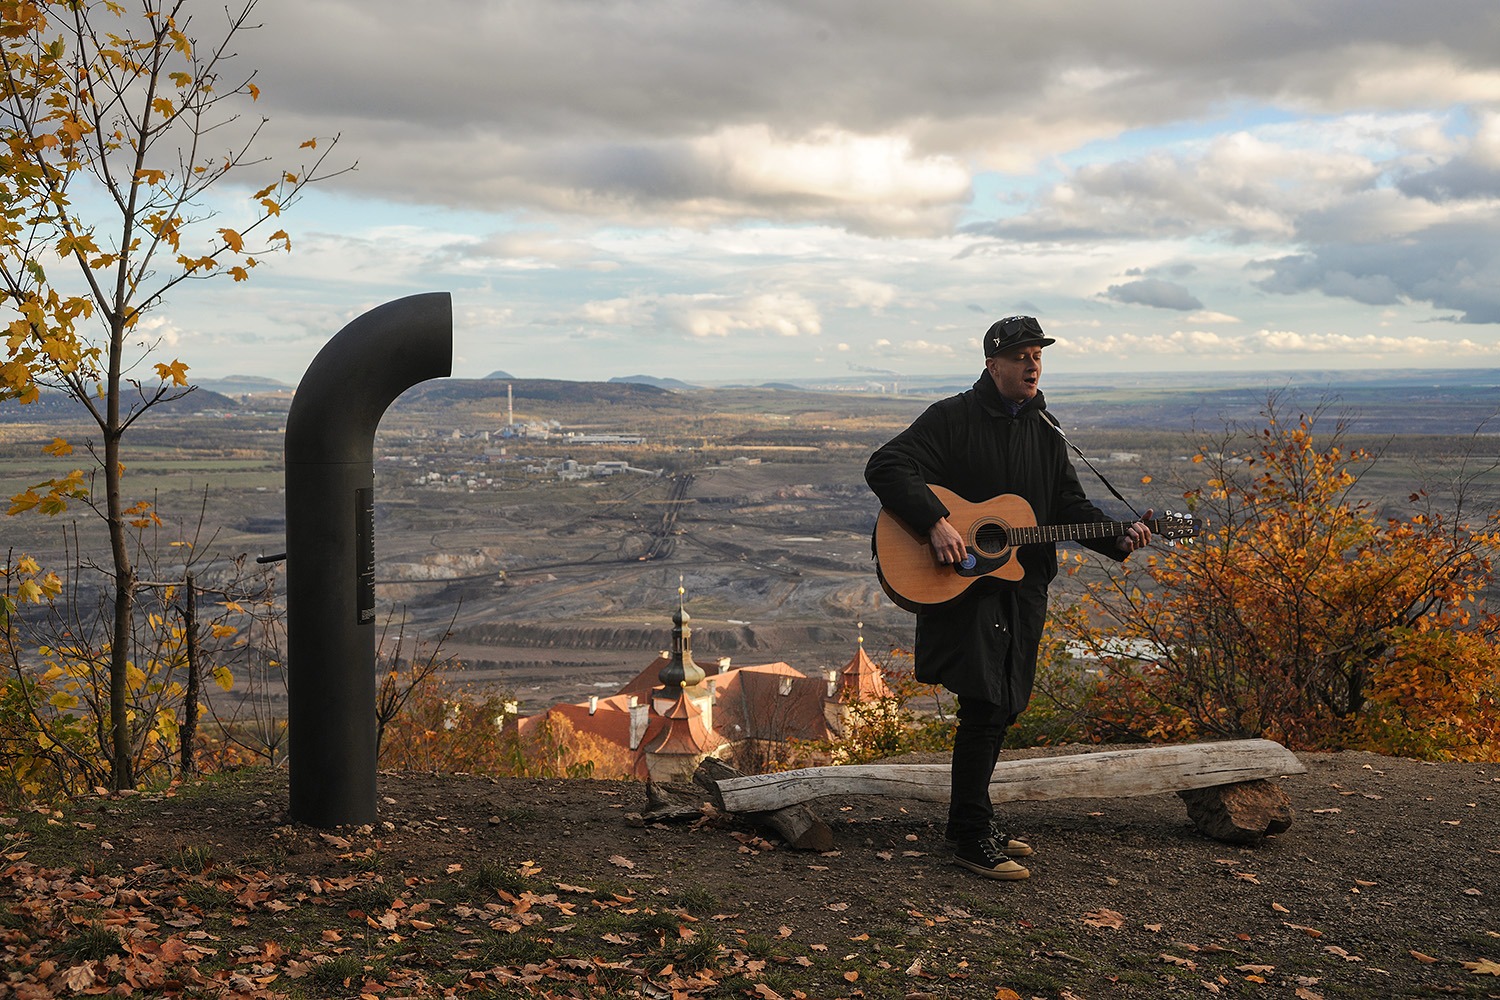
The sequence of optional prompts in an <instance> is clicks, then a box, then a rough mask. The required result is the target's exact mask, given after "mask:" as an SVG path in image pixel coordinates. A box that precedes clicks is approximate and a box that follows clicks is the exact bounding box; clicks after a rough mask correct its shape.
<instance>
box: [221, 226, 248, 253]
mask: <svg viewBox="0 0 1500 1000" xmlns="http://www.w3.org/2000/svg"><path fill="white" fill-rule="evenodd" d="M219 235H220V236H222V237H224V245H225V246H227V247H228V248H229V249H231V250H233V251H234V252H235V253H239V252H240V250H241V249H242V248H243V247H244V246H245V238H244V237H243V236H241V235H240V234H239V233H237V232H235V231H234V230H233V229H221V230H219Z"/></svg>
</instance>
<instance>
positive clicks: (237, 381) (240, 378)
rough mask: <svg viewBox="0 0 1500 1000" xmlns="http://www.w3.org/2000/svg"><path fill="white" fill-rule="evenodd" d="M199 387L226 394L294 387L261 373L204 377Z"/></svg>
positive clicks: (283, 389)
mask: <svg viewBox="0 0 1500 1000" xmlns="http://www.w3.org/2000/svg"><path fill="white" fill-rule="evenodd" d="M197 385H198V388H200V389H207V390H210V391H212V392H217V393H222V394H223V395H226V396H245V395H249V394H252V393H257V392H291V391H292V389H293V387H292V386H290V385H287V384H286V383H285V382H278V381H277V380H276V379H274V378H264V377H262V376H260V375H225V376H224V377H223V378H204V379H199V380H198V382H197Z"/></svg>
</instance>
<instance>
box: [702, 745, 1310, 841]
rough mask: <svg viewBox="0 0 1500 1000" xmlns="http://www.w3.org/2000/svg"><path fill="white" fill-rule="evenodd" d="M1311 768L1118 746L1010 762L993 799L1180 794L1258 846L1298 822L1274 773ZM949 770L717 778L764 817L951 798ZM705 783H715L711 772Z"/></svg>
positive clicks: (1266, 759)
mask: <svg viewBox="0 0 1500 1000" xmlns="http://www.w3.org/2000/svg"><path fill="white" fill-rule="evenodd" d="M1306 771H1307V768H1305V767H1304V766H1303V765H1302V762H1301V761H1299V760H1298V759H1297V758H1296V756H1295V755H1294V754H1293V753H1292V752H1291V751H1290V750H1288V749H1286V748H1285V747H1283V746H1282V745H1281V744H1279V743H1275V742H1272V741H1271V740H1230V741H1226V742H1222V743H1195V744H1188V745H1184V746H1163V747H1145V748H1142V749H1139V750H1109V751H1104V752H1101V753H1085V754H1078V755H1075V756H1070V757H1035V758H1029V759H1026V760H1006V761H1001V762H1000V763H998V764H996V765H995V774H994V777H993V778H992V779H991V780H990V800H991V801H992V802H1018V801H1032V802H1036V801H1050V800H1053V799H1077V798H1123V797H1128V796H1136V795H1156V794H1160V793H1163V792H1176V793H1177V794H1178V795H1180V796H1181V797H1182V798H1183V800H1184V801H1185V802H1186V803H1187V806H1188V815H1189V817H1190V818H1191V819H1192V821H1193V824H1194V825H1195V826H1196V827H1197V828H1198V830H1199V831H1200V832H1201V833H1203V834H1204V835H1205V836H1208V837H1212V838H1214V839H1216V840H1223V841H1226V842H1229V843H1241V844H1243V843H1255V842H1257V841H1259V840H1260V839H1261V838H1263V837H1265V836H1267V835H1268V834H1274V833H1281V832H1282V831H1284V830H1286V829H1287V828H1289V827H1290V826H1291V818H1292V809H1291V803H1290V801H1289V800H1288V799H1287V797H1286V793H1285V792H1283V791H1282V790H1281V788H1280V786H1278V785H1276V784H1274V783H1273V782H1271V781H1270V780H1269V779H1272V778H1277V777H1280V776H1282V775H1287V774H1304V773H1306ZM720 773H721V774H722V772H720ZM948 776H949V765H947V764H850V765H844V766H841V767H806V768H802V769H800V770H796V771H781V772H778V773H776V774H753V775H744V776H740V777H728V778H725V777H721V776H719V775H714V776H712V781H713V785H714V786H715V787H717V789H718V793H719V795H718V798H719V799H721V800H722V803H723V808H724V810H725V811H727V812H732V813H739V814H750V815H755V816H759V817H764V816H766V815H767V814H775V813H778V812H780V811H782V810H787V809H790V808H792V807H795V806H804V805H805V803H807V802H809V801H811V800H813V799H817V798H823V797H827V796H848V795H884V796H890V797H893V798H909V799H920V800H923V801H927V802H947V801H948V797H949V781H948ZM708 777H710V776H707V775H705V776H704V778H708ZM695 780H697V781H699V783H700V784H706V782H705V781H704V780H703V778H697V779H695Z"/></svg>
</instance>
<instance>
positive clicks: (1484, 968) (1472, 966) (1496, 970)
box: [1464, 958, 1500, 976]
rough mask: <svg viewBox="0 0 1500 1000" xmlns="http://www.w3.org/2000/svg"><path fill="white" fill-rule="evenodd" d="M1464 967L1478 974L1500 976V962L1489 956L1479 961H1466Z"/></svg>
mask: <svg viewBox="0 0 1500 1000" xmlns="http://www.w3.org/2000/svg"><path fill="white" fill-rule="evenodd" d="M1464 968H1465V969H1468V970H1469V971H1470V972H1472V973H1474V975H1476V976H1500V962H1493V961H1491V960H1490V959H1488V958H1481V959H1480V960H1479V961H1477V962H1465V963H1464Z"/></svg>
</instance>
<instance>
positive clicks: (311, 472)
mask: <svg viewBox="0 0 1500 1000" xmlns="http://www.w3.org/2000/svg"><path fill="white" fill-rule="evenodd" d="M452 373H453V302H452V298H451V297H450V296H449V294H448V293H447V292H431V293H427V294H423V295H412V296H409V297H407V298H403V299H397V300H395V301H393V302H387V303H386V304H385V305H382V306H377V307H376V308H374V309H371V310H370V311H369V312H367V313H365V314H364V315H362V316H360V317H359V318H358V319H356V320H354V321H353V322H352V323H350V324H349V325H348V326H346V327H344V328H343V329H342V330H340V331H339V332H338V334H337V335H335V336H334V338H333V339H332V340H330V341H329V342H328V343H327V344H325V345H324V347H323V349H322V350H321V351H319V352H318V356H317V357H316V358H314V359H313V362H312V364H311V365H309V366H308V369H307V373H306V374H305V375H303V377H302V381H301V383H299V384H298V386H297V394H296V396H295V397H294V398H293V400H292V407H291V410H290V411H289V412H288V414H287V420H286V544H287V566H286V572H287V580H286V601H287V696H288V701H289V706H288V721H287V726H288V738H289V748H290V763H289V766H290V784H291V818H292V819H294V820H296V821H298V822H302V823H309V824H311V825H313V826H323V827H327V826H338V825H341V824H346V823H353V824H363V823H373V822H374V821H375V457H374V448H375V428H376V426H377V425H378V424H379V423H380V418H381V415H382V414H384V413H385V411H386V408H387V407H388V406H390V405H391V403H392V402H394V401H395V399H396V397H397V396H399V395H401V393H403V392H405V391H406V390H407V389H409V388H411V387H412V386H414V385H416V384H417V383H419V382H424V381H426V380H427V379H432V378H443V377H446V376H448V375H451V374H452Z"/></svg>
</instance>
